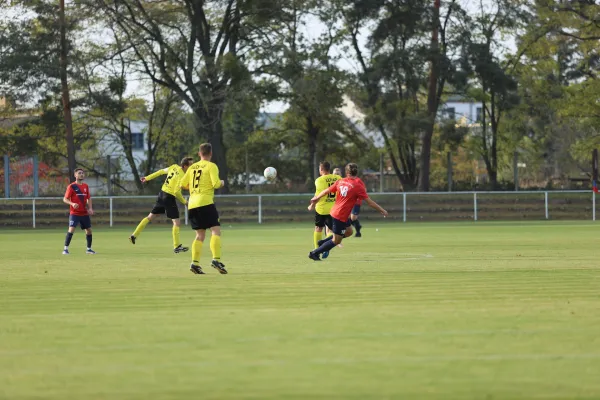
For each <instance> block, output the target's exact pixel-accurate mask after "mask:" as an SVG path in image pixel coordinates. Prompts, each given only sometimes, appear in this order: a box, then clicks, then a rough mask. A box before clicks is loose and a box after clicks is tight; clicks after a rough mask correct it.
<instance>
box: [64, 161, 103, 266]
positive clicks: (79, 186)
mask: <svg viewBox="0 0 600 400" xmlns="http://www.w3.org/2000/svg"><path fill="white" fill-rule="evenodd" d="M74 175H75V182H73V183H71V184H70V185H69V186H67V191H66V192H65V197H64V198H63V203H65V204H68V205H69V211H70V213H69V229H68V231H67V237H66V238H65V247H64V249H63V252H62V253H63V254H64V255H68V254H69V245H70V244H71V239H72V238H73V233H74V232H75V227H76V226H77V225H79V226H81V229H83V230H85V239H86V241H87V249H86V251H85V253H86V254H96V252H95V251H94V250H92V220H91V219H90V215H94V209H93V208H92V198H91V197H90V188H89V187H88V185H87V184H86V183H83V180H84V179H85V172H84V171H83V169H81V168H77V169H75V173H74Z"/></svg>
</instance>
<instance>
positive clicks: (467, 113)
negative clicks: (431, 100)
mask: <svg viewBox="0 0 600 400" xmlns="http://www.w3.org/2000/svg"><path fill="white" fill-rule="evenodd" d="M438 118H440V119H454V120H456V121H457V122H458V123H459V124H461V125H472V124H476V123H480V122H481V120H482V118H483V105H482V104H481V102H476V101H474V100H471V99H468V98H466V97H462V96H450V97H448V99H447V100H446V102H445V103H444V104H443V105H440V107H439V111H438Z"/></svg>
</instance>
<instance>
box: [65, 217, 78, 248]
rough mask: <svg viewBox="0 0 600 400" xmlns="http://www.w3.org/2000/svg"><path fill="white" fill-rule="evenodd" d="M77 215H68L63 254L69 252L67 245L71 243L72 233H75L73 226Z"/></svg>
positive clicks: (75, 224) (76, 221)
mask: <svg viewBox="0 0 600 400" xmlns="http://www.w3.org/2000/svg"><path fill="white" fill-rule="evenodd" d="M78 222H79V221H78V219H77V216H75V215H69V229H67V236H66V237H65V247H64V248H63V252H62V253H63V254H64V255H68V254H69V245H70V244H71V239H73V234H74V233H75V227H76V226H77V223H78Z"/></svg>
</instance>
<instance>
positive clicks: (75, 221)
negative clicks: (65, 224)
mask: <svg viewBox="0 0 600 400" xmlns="http://www.w3.org/2000/svg"><path fill="white" fill-rule="evenodd" d="M77 225H80V226H81V229H89V228H91V227H92V220H91V219H90V216H89V215H84V216H79V215H73V214H70V215H69V228H70V227H72V226H77Z"/></svg>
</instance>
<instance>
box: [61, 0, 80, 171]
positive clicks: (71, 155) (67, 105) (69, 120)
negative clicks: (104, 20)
mask: <svg viewBox="0 0 600 400" xmlns="http://www.w3.org/2000/svg"><path fill="white" fill-rule="evenodd" d="M59 7H60V8H59V13H58V14H59V15H58V16H59V22H60V84H61V90H62V103H63V113H64V120H65V131H66V139H67V163H68V165H69V180H70V182H73V181H74V180H75V176H74V175H75V168H76V162H75V139H74V137H73V117H72V116H71V99H70V96H69V84H68V81H67V52H68V49H67V26H66V22H65V0H60V3H59Z"/></svg>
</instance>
